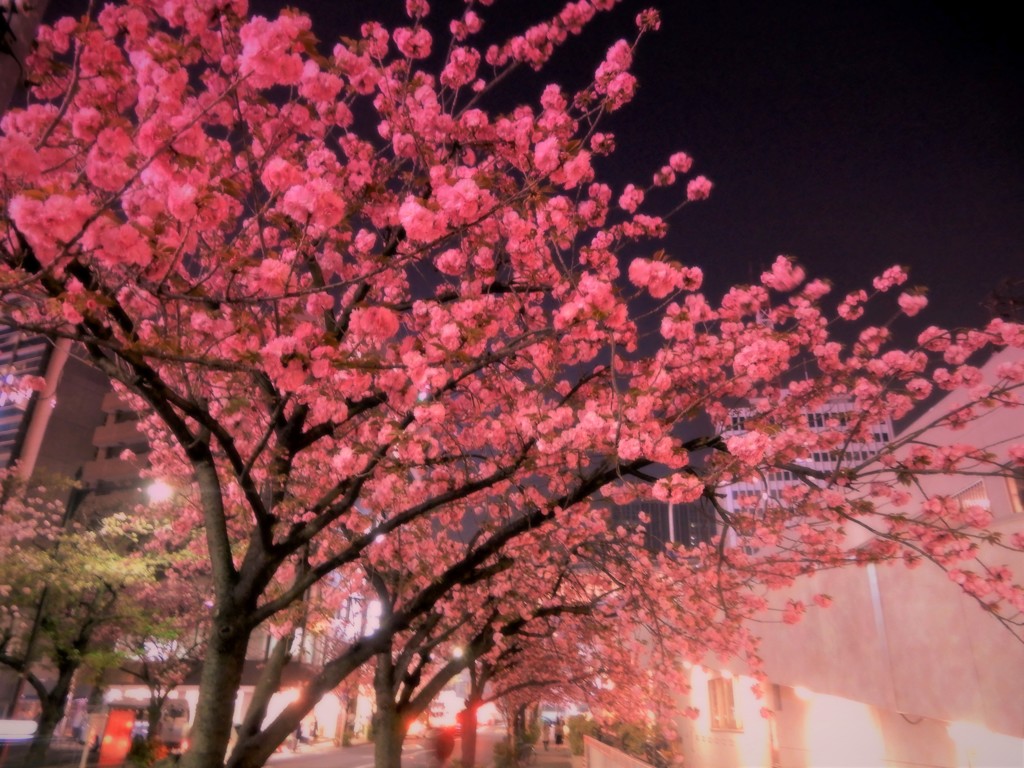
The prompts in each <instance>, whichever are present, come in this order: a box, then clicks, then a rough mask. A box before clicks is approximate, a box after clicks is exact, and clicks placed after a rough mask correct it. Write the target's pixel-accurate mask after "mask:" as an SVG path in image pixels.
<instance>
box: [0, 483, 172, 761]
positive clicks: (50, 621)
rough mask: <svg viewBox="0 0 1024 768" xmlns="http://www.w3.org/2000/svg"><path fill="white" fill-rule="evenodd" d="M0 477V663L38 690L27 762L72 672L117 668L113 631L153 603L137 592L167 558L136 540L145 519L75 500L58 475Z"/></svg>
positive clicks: (45, 745) (57, 712)
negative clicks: (1, 487)
mask: <svg viewBox="0 0 1024 768" xmlns="http://www.w3.org/2000/svg"><path fill="white" fill-rule="evenodd" d="M4 480H5V482H4V494H3V495H4V504H3V514H2V517H0V530H2V536H0V538H2V540H3V543H2V544H0V593H2V594H3V598H4V600H3V613H2V619H0V664H3V665H5V666H7V667H8V668H10V669H12V670H14V671H15V672H17V673H18V674H19V675H20V676H21V677H22V679H23V680H24V681H25V682H26V683H27V684H28V685H29V686H30V687H31V688H32V689H33V691H34V692H35V694H36V696H37V697H38V700H39V704H40V709H41V711H40V715H39V727H38V728H37V730H36V734H35V737H34V739H33V743H32V745H31V747H30V749H29V753H28V757H27V759H29V760H42V759H43V758H44V757H45V756H46V753H47V751H48V749H49V745H50V741H51V738H52V736H53V733H54V730H55V729H56V727H57V724H58V723H59V722H60V720H61V718H62V717H63V716H64V711H65V706H66V704H67V700H68V697H69V695H70V693H71V690H72V686H73V684H74V680H75V678H76V675H78V674H79V673H81V672H91V673H93V674H101V673H102V672H103V671H104V670H105V669H109V668H111V667H114V666H116V665H117V663H118V659H119V654H118V652H117V649H116V645H117V642H118V638H119V637H120V636H121V635H122V634H123V633H126V632H130V631H131V630H132V628H133V627H135V626H137V625H138V623H139V621H140V620H141V617H143V616H146V615H148V614H150V612H151V611H152V610H153V609H154V607H155V606H154V604H153V603H150V604H148V605H147V604H145V603H144V602H143V601H140V598H141V597H142V596H144V595H145V594H146V593H148V592H150V591H151V590H152V586H153V583H154V581H155V579H156V574H157V572H158V570H164V569H166V567H167V564H168V558H167V557H166V555H165V554H163V553H158V554H154V553H146V552H144V551H142V549H141V547H140V541H142V540H143V539H145V538H146V537H147V536H149V535H150V534H151V532H152V527H153V525H154V521H153V520H147V519H145V518H137V517H135V516H131V515H128V514H126V512H125V510H124V509H121V508H114V509H102V508H98V507H97V505H91V506H89V505H85V504H82V505H80V504H79V502H80V500H81V498H82V494H81V492H80V491H81V489H78V488H72V492H71V498H70V500H69V501H66V502H65V501H64V500H63V497H64V496H65V493H64V492H65V491H67V490H68V489H69V488H71V485H72V484H71V483H70V482H69V481H67V480H63V481H62V480H61V479H60V478H53V477H47V476H45V475H43V474H40V475H37V476H35V477H34V478H33V480H32V481H24V480H20V479H18V478H17V477H14V476H8V477H5V479H4ZM80 506H81V507H87V508H86V509H82V508H80ZM75 513H77V514H75Z"/></svg>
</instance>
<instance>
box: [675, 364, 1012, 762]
mask: <svg viewBox="0 0 1024 768" xmlns="http://www.w3.org/2000/svg"><path fill="white" fill-rule="evenodd" d="M1022 364H1024V353H1022V352H1021V351H1019V350H1016V351H1015V350H1007V351H1004V352H1002V353H999V354H997V355H995V356H993V357H992V358H991V359H990V360H989V361H988V362H987V363H986V364H985V365H984V366H982V373H983V376H984V378H985V380H986V381H988V382H994V381H996V380H997V379H998V378H999V376H1000V374H999V370H1000V367H1001V366H1004V365H1022ZM960 404H961V400H960V399H957V398H956V397H953V396H950V397H947V398H945V399H944V400H942V401H941V402H939V403H938V404H937V405H935V406H934V407H932V408H931V409H930V410H929V411H928V412H927V413H925V414H923V415H922V416H921V417H920V418H918V419H916V420H915V421H914V423H912V424H910V425H908V426H907V427H906V428H905V429H902V430H901V432H900V433H899V434H898V435H893V433H892V432H891V431H889V433H888V434H889V436H892V437H893V439H896V440H897V441H898V440H899V439H900V438H901V437H902V436H904V435H911V434H913V433H914V432H915V431H917V430H918V429H921V428H924V427H925V426H926V425H928V424H931V423H933V422H934V421H935V420H936V419H937V418H939V417H940V416H942V415H943V414H945V413H949V412H950V411H951V410H953V409H955V408H957V407H958V406H959V405H960ZM740 426H741V425H739V424H737V427H740ZM883 429H884V425H882V427H880V428H879V430H878V437H879V438H880V440H879V443H880V444H881V443H883V442H888V440H886V439H884V438H885V435H884V432H883ZM928 435H929V437H928V440H929V442H930V443H932V444H934V445H940V446H941V445H952V444H968V445H977V446H985V447H987V448H988V450H989V451H990V452H991V454H992V456H993V457H994V459H995V460H996V461H997V462H1003V463H1006V462H1008V459H1009V454H1008V451H1009V448H1010V446H1011V445H1013V444H1014V443H1017V444H1019V443H1020V442H1021V440H1022V437H1024V409H1016V410H1013V409H1003V410H1000V411H999V412H996V413H992V414H990V415H988V416H985V417H983V418H981V419H978V420H977V421H974V422H971V423H970V424H968V426H967V427H966V428H964V429H962V430H957V431H953V430H950V429H948V428H946V427H938V428H936V429H933V430H930V431H929V433H928ZM878 447H879V446H870V445H868V446H863V447H862V446H856V447H853V450H873V449H875V450H877V448H878ZM897 450H899V449H897ZM821 458H822V464H821V465H820V466H819V467H818V468H827V464H826V463H825V461H824V458H825V457H821ZM1018 466H1019V465H1018ZM785 481H786V478H784V477H778V478H775V479H770V480H768V481H767V484H766V485H765V484H763V485H762V486H761V487H760V488H755V487H753V486H751V487H746V486H740V487H738V488H734V489H730V490H731V491H732V490H735V491H737V494H736V496H735V497H732V496H731V494H730V497H729V503H737V504H739V503H742V500H743V499H744V497H745V495H746V496H749V495H750V494H756V493H768V494H771V493H772V491H773V488H772V486H771V483H772V482H778V483H784V482H785ZM919 494H920V497H921V498H922V499H923V498H924V497H925V496H932V495H936V494H941V495H944V496H949V497H952V498H955V499H956V500H958V501H959V502H960V503H961V504H962V505H977V506H981V507H984V508H986V509H988V510H989V511H990V512H991V514H992V517H993V522H992V524H991V526H990V527H991V529H992V530H994V531H996V532H998V533H999V534H1000V536H1002V537H1003V539H1004V540H1008V539H1009V538H1010V537H1011V536H1012V535H1014V534H1016V533H1022V532H1024V476H1022V475H1021V474H1020V473H1019V472H1018V473H1017V474H1016V475H1014V474H1013V473H1010V474H1008V475H1007V474H1005V473H1004V475H1003V476H997V475H986V476H981V475H979V474H970V473H967V474H960V475H956V474H954V475H938V474H937V475H929V476H924V477H922V479H921V486H920V489H919ZM982 555H983V557H993V556H994V557H995V558H996V559H995V562H997V563H1005V564H1006V565H1007V566H1008V567H1009V568H1010V569H1011V570H1012V571H1013V572H1014V573H1015V574H1016V575H1017V578H1018V579H1019V578H1020V575H1021V574H1024V557H1021V556H1020V555H1019V554H1018V553H1012V552H1008V551H1005V550H1002V551H998V550H997V549H995V548H990V549H989V550H988V551H986V552H983V553H982ZM816 594H827V595H829V596H830V597H831V598H832V599H833V604H832V605H831V606H830V607H828V608H826V609H818V610H809V611H808V612H807V614H806V615H805V616H804V617H803V619H802V621H801V622H800V623H799V624H797V625H795V626H783V625H780V624H772V623H766V624H764V625H763V626H762V627H759V631H760V634H761V635H762V637H763V645H762V648H761V657H762V658H763V659H764V663H765V671H766V673H767V675H768V680H769V683H768V685H766V686H765V685H763V684H762V686H760V688H761V695H760V696H756V695H755V694H754V691H753V689H754V682H755V681H754V680H753V679H752V678H750V677H749V676H747V675H745V674H744V670H743V669H742V667H740V666H732V667H727V666H724V665H722V664H718V663H715V662H708V663H706V664H705V665H703V666H700V665H699V666H696V667H693V668H692V669H691V670H690V677H691V686H692V688H691V691H690V694H689V695H688V697H686V703H688V704H689V705H691V706H693V707H695V708H696V710H698V711H699V715H698V717H697V718H696V719H695V720H692V721H691V720H686V721H682V722H681V723H680V726H681V727H680V729H679V730H680V733H681V744H680V746H681V749H682V752H683V754H684V758H685V760H686V763H685V764H687V765H691V764H692V765H700V766H703V767H705V768H717V767H723V768H724V767H725V766H730V767H735V766H755V765H762V766H773V768H774V767H776V766H777V767H778V768H812V767H814V766H851V767H862V766H907V767H908V768H909V767H910V766H930V767H935V768H940V767H941V768H952V767H953V766H976V767H978V766H987V767H990V768H995V767H1001V766H1007V767H1012V768H1018V767H1019V766H1021V765H1024V695H1022V694H1021V683H1022V681H1024V644H1022V643H1021V642H1020V641H1019V640H1018V639H1017V638H1016V637H1014V635H1013V634H1012V633H1011V632H1010V631H1008V629H1007V628H1006V627H1004V626H1003V625H1002V624H1001V623H1000V622H998V621H997V620H995V619H994V618H993V616H992V615H990V614H989V613H988V612H987V611H986V610H985V609H984V608H983V607H981V606H980V605H979V603H978V602H977V601H976V600H974V599H972V598H970V597H968V596H966V595H965V594H964V593H963V591H962V590H961V589H960V587H959V586H958V585H957V584H955V583H954V582H953V581H952V580H951V579H950V577H949V576H948V575H947V574H946V573H945V572H943V571H942V570H941V569H940V568H938V567H937V566H935V565H933V564H931V563H924V564H923V565H921V566H920V567H918V568H914V569H908V568H906V567H904V566H903V565H891V566H884V565H867V566H865V567H859V568H844V569H838V570H833V571H826V572H821V573H817V574H815V575H814V576H813V578H803V579H801V580H800V581H799V582H798V583H797V584H796V585H794V587H793V588H792V589H790V590H789V591H786V592H784V593H779V595H778V596H777V597H778V598H779V602H780V604H781V603H783V602H785V601H786V600H788V599H798V600H803V601H804V602H805V603H807V604H810V603H811V601H812V598H813V596H814V595H816Z"/></svg>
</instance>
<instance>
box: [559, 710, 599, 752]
mask: <svg viewBox="0 0 1024 768" xmlns="http://www.w3.org/2000/svg"><path fill="white" fill-rule="evenodd" d="M566 723H567V724H568V726H569V751H570V752H572V754H574V755H582V754H583V737H584V736H593V735H594V734H595V733H596V732H597V723H595V722H594V720H593V718H590V717H587V716H586V715H573V716H572V717H570V718H569V719H568V720H566Z"/></svg>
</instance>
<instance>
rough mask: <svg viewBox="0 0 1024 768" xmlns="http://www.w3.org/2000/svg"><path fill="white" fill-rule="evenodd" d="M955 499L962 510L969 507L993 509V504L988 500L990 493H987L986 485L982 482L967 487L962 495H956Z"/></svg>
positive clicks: (961, 492) (954, 495)
mask: <svg viewBox="0 0 1024 768" xmlns="http://www.w3.org/2000/svg"><path fill="white" fill-rule="evenodd" d="M953 498H954V499H956V503H957V504H959V505H960V509H966V508H967V507H984V508H985V509H991V508H992V503H991V502H990V501H989V499H988V493H987V492H986V491H985V483H983V482H982V481H981V480H979V481H978V482H976V483H972V484H971V485H969V486H967V487H966V488H964V489H963V490H962V491H960V493H954V494H953Z"/></svg>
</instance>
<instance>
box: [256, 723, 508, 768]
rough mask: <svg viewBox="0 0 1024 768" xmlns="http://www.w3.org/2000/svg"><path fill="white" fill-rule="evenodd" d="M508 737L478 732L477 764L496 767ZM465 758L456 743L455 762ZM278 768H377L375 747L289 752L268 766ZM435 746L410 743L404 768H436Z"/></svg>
mask: <svg viewBox="0 0 1024 768" xmlns="http://www.w3.org/2000/svg"><path fill="white" fill-rule="evenodd" d="M504 735H505V728H504V726H481V727H480V729H479V730H478V731H477V741H476V752H477V757H476V764H477V766H478V768H486V767H487V766H490V765H492V764H493V752H494V744H495V743H496V742H497V741H499V740H500V739H502V738H503V737H504ZM461 754H462V742H461V741H460V740H456V741H455V752H454V754H453V755H452V757H453V758H458V757H459V756H460V755H461ZM267 764H268V765H272V766H274V768H373V744H357V745H355V746H352V747H333V746H332V747H324V746H319V747H303V748H302V749H300V750H299V751H298V752H291V751H290V750H285V751H283V752H278V753H277V754H275V755H273V756H272V757H271V758H270V760H269V761H268V763H267ZM436 766H437V760H436V759H435V757H434V752H433V744H432V743H431V742H430V741H429V740H427V739H407V740H406V742H405V745H404V746H403V748H402V768H436Z"/></svg>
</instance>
